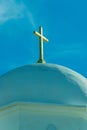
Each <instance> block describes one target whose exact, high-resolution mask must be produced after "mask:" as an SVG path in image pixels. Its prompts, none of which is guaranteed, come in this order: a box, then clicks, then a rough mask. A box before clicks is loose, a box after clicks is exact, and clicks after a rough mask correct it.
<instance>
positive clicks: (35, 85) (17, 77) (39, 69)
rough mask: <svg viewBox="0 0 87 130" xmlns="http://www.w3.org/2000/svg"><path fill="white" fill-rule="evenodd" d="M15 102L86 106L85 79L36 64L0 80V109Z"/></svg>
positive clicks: (69, 72)
mask: <svg viewBox="0 0 87 130" xmlns="http://www.w3.org/2000/svg"><path fill="white" fill-rule="evenodd" d="M13 102H32V103H51V104H58V105H70V106H86V105H87V81H86V78H85V77H83V76H82V75H80V74H78V73H77V72H75V71H73V70H71V69H68V68H67V67H64V66H60V65H54V64H40V63H39V64H38V63H37V64H33V65H25V66H22V67H19V68H16V69H14V70H12V71H9V72H8V73H6V74H4V75H3V76H1V77H0V106H4V105H7V104H10V103H13Z"/></svg>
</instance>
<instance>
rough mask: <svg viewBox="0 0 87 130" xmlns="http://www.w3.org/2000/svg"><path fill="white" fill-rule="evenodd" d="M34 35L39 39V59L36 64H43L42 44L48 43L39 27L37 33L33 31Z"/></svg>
mask: <svg viewBox="0 0 87 130" xmlns="http://www.w3.org/2000/svg"><path fill="white" fill-rule="evenodd" d="M34 34H35V35H36V36H38V37H39V41H40V57H39V60H38V63H45V60H44V55H43V42H48V39H47V38H46V37H44V36H43V28H42V27H41V26H40V27H39V32H36V31H34Z"/></svg>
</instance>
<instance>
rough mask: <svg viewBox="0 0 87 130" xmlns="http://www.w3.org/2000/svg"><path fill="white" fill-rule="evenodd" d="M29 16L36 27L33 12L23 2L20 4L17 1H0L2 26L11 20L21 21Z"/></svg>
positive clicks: (0, 21)
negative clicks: (20, 19)
mask: <svg viewBox="0 0 87 130" xmlns="http://www.w3.org/2000/svg"><path fill="white" fill-rule="evenodd" d="M24 16H27V18H28V19H29V21H30V22H31V24H32V25H33V26H34V20H33V17H32V14H31V12H30V11H29V10H28V9H27V7H26V5H25V4H24V3H23V2H20V3H18V2H17V1H16V0H0V24H3V23H5V22H7V21H8V20H11V19H19V18H23V17H24Z"/></svg>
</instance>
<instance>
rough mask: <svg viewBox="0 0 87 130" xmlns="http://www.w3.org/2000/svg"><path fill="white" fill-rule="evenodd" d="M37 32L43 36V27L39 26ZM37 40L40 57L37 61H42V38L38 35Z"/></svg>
mask: <svg viewBox="0 0 87 130" xmlns="http://www.w3.org/2000/svg"><path fill="white" fill-rule="evenodd" d="M39 32H40V34H41V35H42V36H43V28H42V27H39ZM39 42H40V57H39V61H38V62H40V61H41V62H43V61H44V56H43V38H42V37H39Z"/></svg>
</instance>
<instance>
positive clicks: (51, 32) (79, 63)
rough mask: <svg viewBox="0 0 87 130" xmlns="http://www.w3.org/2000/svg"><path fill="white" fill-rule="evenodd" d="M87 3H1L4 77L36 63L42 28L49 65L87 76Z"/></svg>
mask: <svg viewBox="0 0 87 130" xmlns="http://www.w3.org/2000/svg"><path fill="white" fill-rule="evenodd" d="M86 5H87V1H86V0H61V1H59V0H50V1H49V0H0V75H2V74H3V73H5V72H7V71H9V70H12V69H14V68H16V67H19V66H23V65H25V64H32V63H36V62H37V60H38V54H39V43H38V42H39V41H38V38H37V37H36V36H35V35H34V34H33V31H34V30H36V31H38V27H39V26H42V27H43V29H44V35H45V36H46V37H47V38H48V39H49V42H48V43H44V57H45V60H46V61H47V63H56V64H60V65H64V66H67V67H69V68H71V69H73V70H75V71H77V72H79V73H81V74H82V75H84V76H85V77H87V67H86V66H87V7H86Z"/></svg>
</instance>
